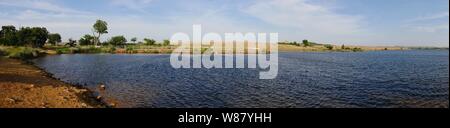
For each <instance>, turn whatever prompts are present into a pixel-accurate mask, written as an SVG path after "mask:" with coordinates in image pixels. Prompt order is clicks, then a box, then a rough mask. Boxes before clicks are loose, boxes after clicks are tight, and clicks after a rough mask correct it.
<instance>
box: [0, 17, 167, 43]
mask: <svg viewBox="0 0 450 128" xmlns="http://www.w3.org/2000/svg"><path fill="white" fill-rule="evenodd" d="M92 27H93V33H92V35H90V34H85V35H84V36H82V37H81V38H80V39H79V40H73V39H72V38H70V39H69V41H68V43H67V44H66V45H68V46H76V45H77V42H78V44H79V45H95V46H98V45H101V44H109V45H114V46H123V45H126V43H127V42H128V41H127V39H126V38H125V37H124V36H113V37H111V38H110V39H109V40H107V41H106V42H103V43H102V42H101V41H100V38H101V36H102V35H104V34H107V33H108V23H107V22H106V21H103V20H97V21H96V22H95V23H94V25H93V26H92ZM130 41H132V42H133V43H136V41H137V38H136V37H134V38H132V39H131V40H130ZM143 41H144V42H138V43H139V44H145V45H156V41H155V40H154V39H148V38H144V39H143ZM61 42H62V41H61V35H60V34H58V33H49V32H48V31H47V29H46V28H45V27H22V28H20V29H19V30H17V29H16V27H14V26H12V25H9V26H2V29H1V31H0V45H6V46H30V47H39V48H41V47H43V46H44V45H45V44H46V43H49V44H52V45H56V44H58V43H61ZM169 44H170V41H169V40H164V41H163V43H162V45H169Z"/></svg>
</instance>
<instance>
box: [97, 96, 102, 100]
mask: <svg viewBox="0 0 450 128" xmlns="http://www.w3.org/2000/svg"><path fill="white" fill-rule="evenodd" d="M102 98H103V97H102V96H97V97H96V98H95V99H97V100H101V99H102Z"/></svg>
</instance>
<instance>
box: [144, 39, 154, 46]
mask: <svg viewBox="0 0 450 128" xmlns="http://www.w3.org/2000/svg"><path fill="white" fill-rule="evenodd" d="M144 42H145V45H155V43H156V41H155V40H154V39H147V38H145V39H144Z"/></svg>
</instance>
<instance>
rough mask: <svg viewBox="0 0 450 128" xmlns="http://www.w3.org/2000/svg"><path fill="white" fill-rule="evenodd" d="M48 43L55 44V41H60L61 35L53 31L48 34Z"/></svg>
mask: <svg viewBox="0 0 450 128" xmlns="http://www.w3.org/2000/svg"><path fill="white" fill-rule="evenodd" d="M48 43H50V44H52V45H56V44H57V43H61V35H59V34H58V33H53V34H49V35H48Z"/></svg>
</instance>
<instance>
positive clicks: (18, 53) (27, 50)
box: [0, 46, 43, 59]
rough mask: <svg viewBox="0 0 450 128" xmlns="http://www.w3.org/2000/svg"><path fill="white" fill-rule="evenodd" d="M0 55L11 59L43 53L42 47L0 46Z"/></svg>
mask: <svg viewBox="0 0 450 128" xmlns="http://www.w3.org/2000/svg"><path fill="white" fill-rule="evenodd" d="M0 55H1V56H6V57H8V58H13V59H33V58H36V57H39V56H41V55H43V52H42V49H37V48H31V47H9V46H0Z"/></svg>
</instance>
